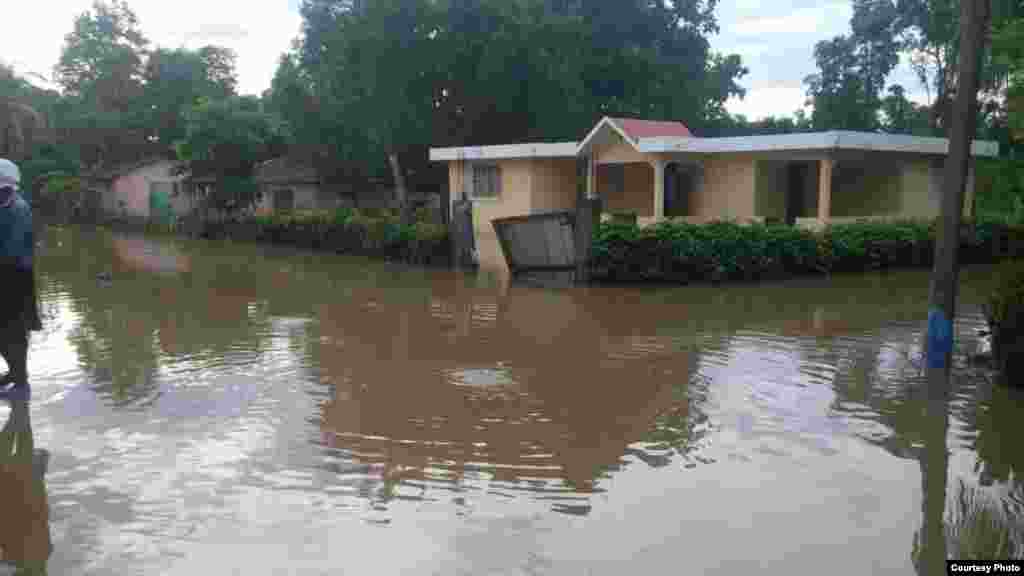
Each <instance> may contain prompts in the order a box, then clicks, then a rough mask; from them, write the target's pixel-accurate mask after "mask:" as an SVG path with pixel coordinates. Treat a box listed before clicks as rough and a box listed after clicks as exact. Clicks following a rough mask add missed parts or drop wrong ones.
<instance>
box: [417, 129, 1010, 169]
mask: <svg viewBox="0 0 1024 576" xmlns="http://www.w3.org/2000/svg"><path fill="white" fill-rule="evenodd" d="M607 124H608V123H606V122H605V121H604V120H602V122H600V123H598V125H597V126H595V127H594V130H591V133H590V134H589V135H588V137H587V139H586V140H584V141H583V142H581V143H577V142H558V143H554V144H502V145H497V146H472V147H456V148H431V149H430V160H431V161H435V162H437V161H442V162H443V161H452V160H498V159H503V158H572V157H575V156H578V155H580V154H584V153H586V151H587V150H586V146H585V144H586V143H587V141H588V140H589V139H590V138H591V137H592V136H593V135H594V134H596V132H597V131H598V130H599V129H600V128H602V127H603V126H605V125H607ZM611 126H612V128H615V129H617V127H616V126H615V124H614V123H611ZM625 140H626V141H627V142H629V143H630V145H631V146H633V147H634V148H636V150H637V151H638V152H651V153H670V152H686V153H692V154H724V153H736V152H775V151H785V150H869V151H870V150H874V151H880V152H902V153H909V154H929V155H945V154H948V153H949V140H947V139H946V138H925V137H921V136H904V135H898V134H879V133H874V132H846V131H832V132H810V133H803V134H775V135H770V136H734V137H729V138H697V137H693V138H685V137H660V138H640V139H639V141H637V142H633V141H632V140H630V139H629V138H626V139H625ZM971 154H972V155H974V156H989V157H992V156H998V155H999V143H998V142H993V141H990V140H974V141H973V142H972V143H971Z"/></svg>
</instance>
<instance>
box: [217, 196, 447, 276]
mask: <svg viewBox="0 0 1024 576" xmlns="http://www.w3.org/2000/svg"><path fill="white" fill-rule="evenodd" d="M204 235H206V236H213V237H228V238H231V239H234V240H244V241H245V240H247V241H256V242H270V243H275V244H288V245H295V246H299V247H303V248H310V249H314V250H331V251H333V252H337V253H340V254H355V255H364V256H372V257H378V258H386V259H390V260H401V261H405V262H410V263H414V264H425V265H437V264H445V263H447V261H448V260H449V259H450V257H451V256H450V249H449V244H448V229H447V227H446V226H444V225H443V224H437V223H434V222H429V221H424V220H423V215H422V214H418V215H417V219H416V221H415V222H414V223H413V224H402V223H401V222H400V220H399V218H398V215H397V213H395V212H394V211H390V210H377V211H370V210H366V211H359V210H355V209H352V208H339V209H338V210H334V211H327V210H321V211H305V212H292V213H274V214H267V215H260V216H252V217H248V218H243V219H240V220H235V221H231V222H225V223H219V224H213V223H211V224H209V225H207V229H206V231H205V234H204Z"/></svg>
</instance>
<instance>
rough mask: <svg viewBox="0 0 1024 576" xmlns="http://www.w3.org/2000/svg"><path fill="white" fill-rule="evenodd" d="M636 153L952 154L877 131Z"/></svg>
mask: <svg viewBox="0 0 1024 576" xmlns="http://www.w3.org/2000/svg"><path fill="white" fill-rule="evenodd" d="M637 150H638V151H640V152H652V153H666V152H689V153H698V154H701V153H702V154H711V153H735V152H775V151H786V150H861V151H877V152H903V153H910V154H925V155H946V154H948V153H949V140H947V139H946V138H925V137H921V136H905V135H900V134H881V133H876V132H847V131H831V132H809V133H803V134H774V135H770V136H732V137H728V138H642V139H640V141H639V142H638V143H637ZM971 154H972V155H974V156H998V155H999V143H998V142H993V141H988V140H975V141H973V142H972V143H971Z"/></svg>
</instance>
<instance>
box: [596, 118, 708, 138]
mask: <svg viewBox="0 0 1024 576" xmlns="http://www.w3.org/2000/svg"><path fill="white" fill-rule="evenodd" d="M609 120H611V121H612V122H614V123H615V124H616V125H617V126H618V127H619V128H620V129H622V131H623V132H625V133H626V134H627V135H629V137H630V138H632V139H633V140H634V141H637V140H639V139H640V138H658V137H675V138H692V137H693V134H692V133H691V132H690V129H689V128H687V127H686V125H685V124H683V123H682V122H669V121H663V120H640V119H637V118H609Z"/></svg>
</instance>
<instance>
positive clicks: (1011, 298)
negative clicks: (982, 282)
mask: <svg viewBox="0 0 1024 576" xmlns="http://www.w3.org/2000/svg"><path fill="white" fill-rule="evenodd" d="M986 313H987V316H988V318H989V320H990V321H991V322H992V323H995V324H998V325H1001V326H1004V327H1006V328H1012V329H1016V328H1018V319H1024V261H1019V260H1018V261H1010V262H1006V263H1004V264H1003V265H1002V266H1001V267H1000V269H999V272H998V273H997V275H996V287H995V289H994V290H993V292H992V294H991V295H990V297H989V300H988V303H987V306H986ZM1019 328H1024V325H1020V326H1019Z"/></svg>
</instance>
